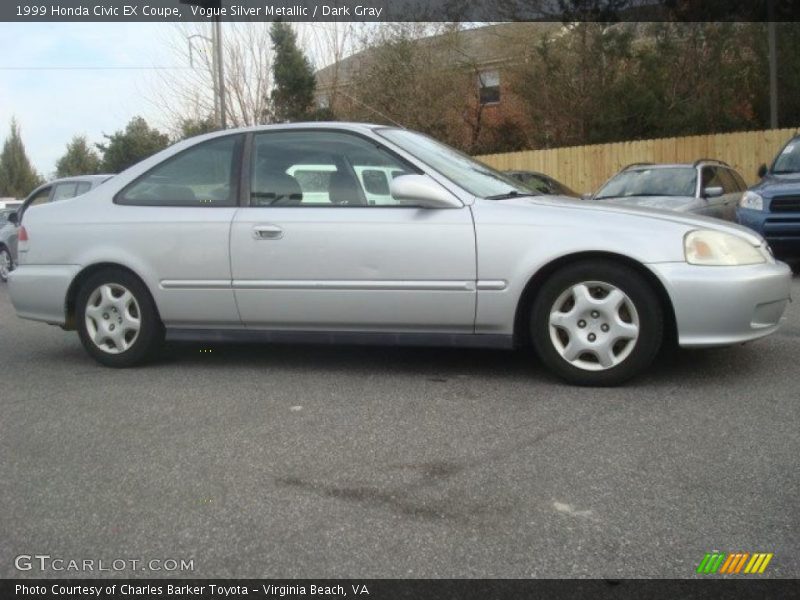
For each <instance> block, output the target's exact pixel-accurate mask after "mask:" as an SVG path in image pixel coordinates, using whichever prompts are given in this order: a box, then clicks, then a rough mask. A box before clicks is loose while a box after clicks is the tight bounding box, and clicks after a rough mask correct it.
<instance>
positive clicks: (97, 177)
mask: <svg viewBox="0 0 800 600" xmlns="http://www.w3.org/2000/svg"><path fill="white" fill-rule="evenodd" d="M113 176H114V175H113V174H109V173H101V174H100V175H71V176H70V177H59V178H58V179H53V180H51V181H48V182H47V183H45V184H43V185H53V184H56V183H69V182H71V181H91V182H93V183H94V182H95V181H98V182H103V181H105V180H106V179H111V178H112V177H113Z"/></svg>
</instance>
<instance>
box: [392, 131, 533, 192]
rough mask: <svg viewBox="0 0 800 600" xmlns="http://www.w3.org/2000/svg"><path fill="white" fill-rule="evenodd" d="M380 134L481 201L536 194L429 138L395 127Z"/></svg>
mask: <svg viewBox="0 0 800 600" xmlns="http://www.w3.org/2000/svg"><path fill="white" fill-rule="evenodd" d="M377 132H378V134H380V135H381V136H383V137H384V138H386V139H387V140H389V141H391V142H393V143H395V144H397V145H398V146H399V147H400V148H402V149H403V150H405V151H407V152H409V153H410V154H413V155H414V156H416V157H417V158H418V159H420V160H421V161H422V162H424V163H425V164H427V165H429V166H430V167H431V168H433V169H434V170H436V171H438V172H439V173H441V174H442V175H444V176H445V177H447V178H448V179H449V180H450V181H452V182H453V183H456V184H457V185H459V186H461V187H462V188H464V189H465V190H467V191H468V192H469V193H470V194H473V195H475V196H479V197H481V198H493V197H494V198H495V199H500V198H503V197H513V196H530V195H532V193H531V190H529V189H528V188H526V187H525V186H524V185H523V184H522V183H520V182H519V181H516V180H514V179H512V178H511V177H508V176H506V175H503V174H502V173H500V172H499V171H495V170H494V169H492V168H491V167H487V166H486V165H484V164H483V163H479V162H478V161H476V160H474V159H472V158H470V157H469V156H467V155H466V154H463V153H461V152H459V151H458V150H455V149H453V148H451V147H450V146H446V145H445V144H442V143H440V142H437V141H436V140H434V139H433V138H430V137H428V136H427V135H423V134H421V133H416V132H414V131H408V130H406V129H392V128H385V129H379V130H377Z"/></svg>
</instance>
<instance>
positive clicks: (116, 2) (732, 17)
mask: <svg viewBox="0 0 800 600" xmlns="http://www.w3.org/2000/svg"><path fill="white" fill-rule="evenodd" d="M210 19H220V20H222V21H276V20H280V21H355V22H396V21H448V22H452V21H469V22H504V21H557V22H575V21H605V22H608V21H797V20H800V2H798V1H797V0H278V1H274V0H2V2H0V20H1V21H18V22H69V21H99V22H102V21H109V22H111V21H131V22H178V21H205V20H210Z"/></svg>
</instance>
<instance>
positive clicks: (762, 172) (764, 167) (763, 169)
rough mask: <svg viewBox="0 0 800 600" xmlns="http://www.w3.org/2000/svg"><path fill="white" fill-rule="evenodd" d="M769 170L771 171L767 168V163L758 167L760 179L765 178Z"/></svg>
mask: <svg viewBox="0 0 800 600" xmlns="http://www.w3.org/2000/svg"><path fill="white" fill-rule="evenodd" d="M768 172H769V169H767V165H765V164H762V165H761V166H760V167H758V177H759V179H764V177H765V176H766V174H767V173H768Z"/></svg>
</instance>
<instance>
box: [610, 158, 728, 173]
mask: <svg viewBox="0 0 800 600" xmlns="http://www.w3.org/2000/svg"><path fill="white" fill-rule="evenodd" d="M700 165H713V166H715V167H724V168H726V169H732V170H735V169H733V167H731V166H730V165H728V164H725V163H724V162H722V161H720V160H716V159H713V158H701V159H700V160H696V161H694V162H691V163H633V164H632V165H628V166H626V167H622V169H620V171H647V170H650V169H679V168H684V169H694V168H696V167H699V166H700Z"/></svg>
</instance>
